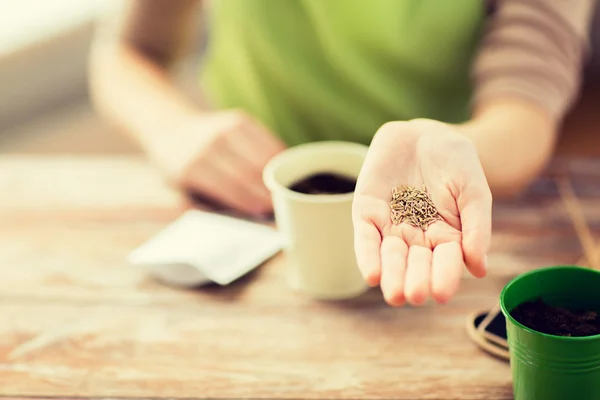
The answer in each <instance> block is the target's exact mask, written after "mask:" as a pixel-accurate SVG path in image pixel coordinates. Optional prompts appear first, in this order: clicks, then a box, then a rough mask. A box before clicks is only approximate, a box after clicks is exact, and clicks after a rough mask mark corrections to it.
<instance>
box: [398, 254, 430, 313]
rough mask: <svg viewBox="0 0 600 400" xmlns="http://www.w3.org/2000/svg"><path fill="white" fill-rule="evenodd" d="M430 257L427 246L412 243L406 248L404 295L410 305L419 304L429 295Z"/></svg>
mask: <svg viewBox="0 0 600 400" xmlns="http://www.w3.org/2000/svg"><path fill="white" fill-rule="evenodd" d="M432 257H433V254H432V252H431V249H428V248H427V247H423V246H417V245H412V246H410V248H409V250H408V258H407V263H406V264H407V265H406V277H405V284H404V285H405V288H404V296H405V297H406V301H407V302H408V303H410V304H412V305H415V306H420V305H422V304H423V303H425V300H427V297H429V288H430V279H431V259H432Z"/></svg>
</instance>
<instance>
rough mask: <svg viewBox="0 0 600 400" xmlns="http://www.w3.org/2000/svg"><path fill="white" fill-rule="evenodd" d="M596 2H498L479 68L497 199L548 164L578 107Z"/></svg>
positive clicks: (479, 130)
mask: <svg viewBox="0 0 600 400" xmlns="http://www.w3.org/2000/svg"><path fill="white" fill-rule="evenodd" d="M594 6H595V0H559V1H557V0H528V1H522V0H498V2H497V9H496V11H495V14H494V15H493V16H492V17H491V21H490V25H489V28H488V31H487V33H486V35H485V37H484V39H483V42H482V47H481V50H480V52H479V54H478V55H477V58H476V60H475V66H474V71H473V73H474V83H475V97H474V105H473V118H472V120H471V121H470V122H468V123H466V124H464V125H463V126H460V127H459V132H461V133H463V134H464V135H466V136H467V137H469V138H470V139H471V140H472V141H473V143H474V144H475V146H476V148H477V150H478V153H479V155H480V158H481V162H482V165H483V168H484V170H485V173H486V176H487V179H488V182H489V185H490V187H491V189H492V191H493V192H494V195H495V196H500V197H503V196H511V195H514V194H516V193H518V192H519V191H520V190H521V189H523V188H524V187H525V186H526V185H528V184H529V183H530V182H531V181H532V180H533V179H534V178H535V177H536V176H537V175H538V174H539V173H540V172H541V170H542V169H543V168H544V167H545V166H546V164H547V163H548V161H549V159H550V157H551V155H552V152H553V149H554V145H555V142H556V138H557V133H558V131H559V129H560V126H561V123H562V119H563V118H564V116H565V114H566V113H567V112H568V111H569V109H570V108H571V106H572V105H573V104H574V102H575V100H576V98H577V94H578V91H579V86H580V82H581V75H582V64H583V61H584V59H585V55H586V51H587V46H588V31H589V24H590V20H591V15H592V13H593V11H594Z"/></svg>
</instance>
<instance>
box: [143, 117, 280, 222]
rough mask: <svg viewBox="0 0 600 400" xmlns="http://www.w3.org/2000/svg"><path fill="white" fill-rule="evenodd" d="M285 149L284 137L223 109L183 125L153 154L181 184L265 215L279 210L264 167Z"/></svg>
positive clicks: (159, 163)
mask: <svg viewBox="0 0 600 400" xmlns="http://www.w3.org/2000/svg"><path fill="white" fill-rule="evenodd" d="M283 149H284V145H283V143H282V142H281V141H280V140H279V139H277V138H276V137H275V136H274V135H273V134H272V133H271V132H269V131H268V130H267V129H266V128H265V127H264V126H262V125H261V124H260V123H258V122H257V121H255V120H254V119H252V118H251V117H249V116H248V115H246V114H244V113H242V112H239V111H222V112H215V113H207V114H198V115H194V116H191V117H189V118H187V119H185V120H183V121H181V123H179V124H178V126H177V127H176V128H175V129H174V131H173V132H172V134H171V135H168V134H167V135H164V140H163V141H161V143H160V145H158V146H156V148H155V149H153V150H152V151H151V154H152V156H153V158H154V159H155V161H156V162H157V163H158V165H159V166H160V167H161V168H162V169H163V171H164V172H165V173H166V174H167V176H168V177H169V178H170V179H171V180H173V181H174V182H175V183H176V184H178V186H180V187H182V188H184V189H186V190H188V191H190V192H193V193H196V194H200V195H203V196H207V197H209V198H211V199H212V200H214V201H216V202H218V203H220V204H222V205H225V206H227V207H230V208H232V209H234V210H236V211H240V212H242V213H245V214H249V215H255V216H260V215H264V214H268V213H271V212H272V208H273V206H272V203H271V196H270V194H269V192H268V190H267V188H266V187H265V186H264V184H263V181H262V171H263V168H264V167H265V165H266V164H267V162H268V161H269V160H270V159H271V158H272V157H273V156H275V155H276V154H277V153H279V152H280V151H281V150H283Z"/></svg>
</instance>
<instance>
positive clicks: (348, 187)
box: [290, 172, 356, 194]
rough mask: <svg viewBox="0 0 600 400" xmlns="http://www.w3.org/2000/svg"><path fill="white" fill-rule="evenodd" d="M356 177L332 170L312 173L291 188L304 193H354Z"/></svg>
mask: <svg viewBox="0 0 600 400" xmlns="http://www.w3.org/2000/svg"><path fill="white" fill-rule="evenodd" d="M355 186H356V179H354V178H350V177H348V176H344V175H341V174H336V173H331V172H321V173H317V174H313V175H310V176H308V177H306V178H303V179H300V180H299V181H297V182H295V183H293V184H292V185H290V189H291V190H293V191H295V192H299V193H304V194H342V193H352V192H354V188H355Z"/></svg>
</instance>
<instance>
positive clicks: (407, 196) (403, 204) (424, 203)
mask: <svg viewBox="0 0 600 400" xmlns="http://www.w3.org/2000/svg"><path fill="white" fill-rule="evenodd" d="M390 211H391V218H392V222H393V223H394V224H400V223H402V222H407V223H408V224H410V225H412V226H415V227H417V228H421V229H422V230H423V231H426V230H427V228H428V227H429V225H431V224H432V223H434V222H435V221H441V220H442V216H441V215H440V214H439V212H438V211H437V208H436V207H435V204H433V201H432V200H431V197H429V194H428V193H427V191H426V190H425V189H423V190H421V189H418V188H416V187H413V186H408V185H401V186H396V187H394V188H393V189H392V200H391V201H390Z"/></svg>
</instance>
